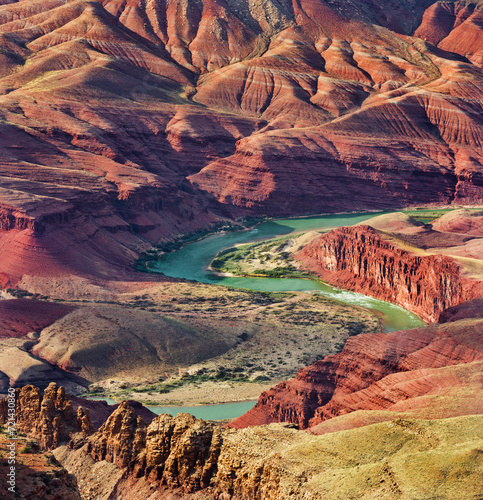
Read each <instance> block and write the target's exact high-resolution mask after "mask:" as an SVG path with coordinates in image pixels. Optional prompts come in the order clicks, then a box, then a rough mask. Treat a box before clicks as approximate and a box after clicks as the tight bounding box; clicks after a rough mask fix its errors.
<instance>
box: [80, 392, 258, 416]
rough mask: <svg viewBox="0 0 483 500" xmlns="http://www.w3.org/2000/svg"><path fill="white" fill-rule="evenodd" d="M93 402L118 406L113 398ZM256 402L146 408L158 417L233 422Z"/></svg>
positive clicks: (97, 398) (96, 399)
mask: <svg viewBox="0 0 483 500" xmlns="http://www.w3.org/2000/svg"><path fill="white" fill-rule="evenodd" d="M88 399H91V400H93V401H106V403H107V404H109V405H114V404H116V401H114V399H111V398H102V397H90V398H88ZM255 403H256V401H244V402H242V403H224V404H219V405H204V406H146V408H148V409H149V410H151V411H152V412H153V413H156V415H160V414H161V413H167V414H168V415H172V416H173V417H175V416H176V415H177V414H178V413H190V414H191V415H194V416H195V417H196V418H202V419H203V420H232V419H235V418H237V417H239V416H240V415H243V414H244V413H246V412H247V411H248V410H251V409H252V408H253V407H254V406H255Z"/></svg>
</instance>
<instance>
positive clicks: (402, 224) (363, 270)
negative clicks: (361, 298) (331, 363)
mask: <svg viewBox="0 0 483 500" xmlns="http://www.w3.org/2000/svg"><path fill="white" fill-rule="evenodd" d="M401 217H402V218H401ZM482 220H483V219H482V217H481V216H480V215H479V212H473V213H471V212H466V211H464V210H463V211H455V212H453V213H451V212H450V213H449V214H446V215H444V216H443V217H441V218H440V219H438V220H437V221H436V222H435V223H434V226H431V225H422V224H418V223H416V222H415V221H414V220H412V219H411V218H409V217H406V218H405V217H403V214H400V217H398V215H397V214H389V215H384V216H380V217H376V218H374V219H370V220H369V221H367V222H366V223H365V224H364V225H358V226H355V227H341V228H338V229H334V230H332V231H330V232H329V233H327V234H323V235H321V236H319V237H317V238H315V239H313V240H312V241H311V242H310V243H309V244H307V245H306V246H304V248H302V250H300V251H299V252H298V253H297V254H296V255H295V258H296V259H297V260H298V261H299V262H300V263H301V265H302V266H303V267H304V268H306V269H308V270H310V271H311V272H312V273H315V274H317V275H319V276H321V277H322V278H323V279H325V280H327V281H328V282H330V283H331V284H334V285H336V286H340V287H342V288H348V289H350V290H354V291H356V292H361V293H364V294H366V295H371V296H373V297H376V298H379V299H382V300H386V301H388V302H393V303H396V304H399V305H401V306H403V307H405V308H406V309H408V310H410V311H413V312H415V313H416V314H418V315H419V316H420V317H422V318H423V319H425V320H426V321H437V320H438V318H439V316H440V314H441V313H442V312H443V311H444V310H446V309H448V308H449V307H452V306H456V305H458V304H460V303H462V302H466V301H468V300H471V299H473V298H477V297H480V296H481V294H482V291H483V290H482V286H483V285H482V281H483V276H480V275H479V274H478V275H475V272H469V271H468V270H467V269H465V263H466V260H465V258H468V257H471V259H472V260H471V263H472V265H473V266H479V267H481V262H482V261H483V252H482V249H483V240H481V238H480V237H479V233H480V231H481V227H482ZM453 226H454V227H453ZM466 231H468V232H466ZM461 257H462V258H461Z"/></svg>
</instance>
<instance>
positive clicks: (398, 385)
mask: <svg viewBox="0 0 483 500" xmlns="http://www.w3.org/2000/svg"><path fill="white" fill-rule="evenodd" d="M480 306H481V304H480ZM482 340H483V320H481V319H463V320H460V321H455V322H452V323H448V324H444V325H430V326H427V327H423V328H417V329H414V330H407V331H400V332H393V333H389V334H364V335H357V336H355V337H352V338H349V340H348V341H347V342H346V344H345V346H344V349H343V350H342V352H341V353H339V354H336V355H332V356H327V357H326V358H325V359H323V360H321V361H317V362H316V363H314V364H313V365H312V366H309V367H307V368H303V369H301V370H300V371H299V372H298V374H297V376H296V377H295V378H294V379H292V380H289V381H287V382H282V383H281V384H279V385H277V386H276V387H274V388H273V389H270V390H269V391H266V392H264V393H263V394H262V395H261V396H260V398H259V400H258V403H257V404H256V406H255V407H254V408H253V409H252V410H250V411H249V412H247V413H246V414H245V415H242V416H241V417H239V418H238V419H236V420H234V421H233V422H231V423H230V424H229V426H230V427H236V428H243V427H248V426H252V425H262V424H267V423H272V422H292V423H295V424H298V425H299V426H300V427H301V428H304V429H305V428H308V427H312V426H314V425H317V424H319V423H320V422H322V421H325V420H328V419H331V418H334V417H337V416H340V415H344V414H347V413H351V412H354V411H356V410H375V409H379V410H381V409H387V408H394V407H395V408H396V409H397V404H398V403H400V402H401V401H406V400H408V404H409V407H411V402H412V401H418V399H417V398H421V397H422V396H425V395H433V396H434V395H435V394H437V393H438V394H439V392H438V391H439V390H440V389H443V392H444V391H446V393H449V391H450V389H451V388H452V387H454V386H455V385H457V384H456V380H457V379H458V378H461V380H462V381H463V380H465V377H464V376H463V375H462V374H461V373H460V374H459V377H458V375H455V374H454V373H451V372H448V373H446V372H444V371H441V370H445V369H447V368H448V367H452V366H456V365H463V366H466V365H468V367H470V368H468V370H469V371H470V372H471V373H473V376H477V379H478V380H476V382H475V383H476V385H475V386H473V387H474V389H473V391H474V390H477V391H481V389H482V387H481V379H480V378H479V374H480V373H481V362H480V364H479V365H477V366H476V365H472V363H474V362H476V361H478V360H483V347H482V346H483V342H482ZM465 383H466V384H469V383H468V379H466V380H465V381H464V382H463V385H462V387H464V384H465ZM478 393H479V392H477V394H478ZM473 396H474V392H473ZM473 396H472V397H473ZM473 399H475V398H474V397H473ZM476 399H477V400H478V399H479V400H480V402H479V403H478V401H476V403H477V406H472V404H469V405H468V406H466V410H465V408H464V406H465V405H461V406H460V408H459V411H462V412H463V413H464V412H465V411H467V412H469V413H478V412H481V411H483V407H482V406H481V398H476ZM417 404H418V403H414V405H416V406H417ZM478 404H479V406H478ZM393 405H394V406H393ZM434 406H435V407H437V405H436V404H435V403H434ZM413 407H414V406H413ZM439 410H440V411H441V408H440V409H439ZM396 411H397V410H396ZM437 411H438V410H437V409H435V414H437ZM457 411H458V410H456V409H455V408H452V409H450V411H449V413H445V416H452V414H454V413H457ZM433 418H434V416H433ZM438 418H439V417H438Z"/></svg>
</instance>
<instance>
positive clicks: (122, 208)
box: [0, 0, 483, 285]
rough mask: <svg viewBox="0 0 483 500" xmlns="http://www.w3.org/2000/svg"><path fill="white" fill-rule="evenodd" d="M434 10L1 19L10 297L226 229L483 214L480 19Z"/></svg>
mask: <svg viewBox="0 0 483 500" xmlns="http://www.w3.org/2000/svg"><path fill="white" fill-rule="evenodd" d="M430 5H431V1H430V0H428V1H423V2H417V5H415V4H414V2H409V1H404V2H398V1H395V0H394V1H389V2H385V3H384V4H382V3H381V2H376V1H375V0H365V1H364V2H356V1H350V2H347V1H344V2H342V1H335V2H331V3H330V6H329V4H328V3H326V2H324V1H322V0H315V1H312V0H311V1H308V0H302V1H299V2H292V1H291V0H283V1H277V2H275V1H272V0H266V1H264V2H261V3H260V2H259V3H257V2H249V1H247V0H243V1H234V0H229V1H227V2H221V1H219V0H202V1H200V2H197V3H193V2H187V1H181V0H177V1H174V2H165V1H163V0H154V1H152V2H147V3H142V2H141V3H139V2H132V1H130V0H122V1H118V2H113V1H111V0H96V1H84V0H75V1H74V0H69V1H60V0H59V1H58V0H49V1H47V2H38V1H34V0H24V1H22V2H1V3H0V44H1V46H2V50H1V51H0V177H1V188H0V262H1V263H2V264H1V268H0V272H2V273H4V274H2V282H3V281H8V282H10V284H11V285H12V284H13V285H15V284H16V283H17V282H18V281H19V280H21V279H22V278H23V277H24V276H26V275H29V276H35V275H44V276H48V277H52V276H60V275H68V274H70V273H75V274H78V275H83V276H90V277H92V276H95V277H97V278H98V279H103V278H106V277H108V276H112V275H114V274H115V275H120V274H122V273H124V272H125V270H126V268H128V267H129V266H130V265H131V263H132V262H133V260H134V259H135V258H136V256H137V255H138V254H139V252H141V251H144V250H146V249H147V248H149V246H150V244H151V243H153V242H157V241H159V240H162V239H165V238H169V237H171V236H173V235H177V234H178V233H180V232H184V231H190V230H193V229H197V228H199V227H206V226H208V225H209V224H210V223H212V222H214V221H216V220H217V219H218V218H220V217H224V216H229V217H233V216H239V215H243V214H247V213H250V212H252V213H253V212H254V213H267V214H301V213H307V212H334V211H337V212H340V211H344V210H356V209H375V208H394V207H398V206H401V205H403V204H415V203H418V204H422V203H452V202H455V203H469V204H472V203H481V202H482V201H483V178H482V172H481V170H482V169H481V165H482V159H481V153H480V151H481V137H482V135H483V134H482V121H481V116H482V112H481V102H482V100H483V99H482V91H481V89H482V88H483V85H482V70H481V64H480V62H479V61H480V59H479V58H480V57H481V50H482V49H481V27H480V22H479V19H480V12H481V9H480V7H479V6H477V5H474V4H472V3H468V2H462V1H461V2H455V4H454V5H453V4H446V3H440V4H437V5H436V6H433V7H430V10H428V11H427V12H426V13H425V14H424V16H423V12H424V10H425V9H426V8H427V7H429V6H430ZM441 12H442V14H441ZM441 16H443V17H441ZM445 16H446V17H445ZM441 19H443V21H444V22H443V21H440V20H441ZM418 25H420V26H419V28H418ZM416 28H417V31H416V37H412V36H411V35H412V34H414V32H415V30H416ZM391 30H393V31H391ZM417 36H419V37H420V38H417ZM421 38H424V39H428V40H429V41H430V42H431V43H433V44H437V45H438V48H436V47H434V46H432V45H429V44H427V43H425V42H423V41H422V40H421Z"/></svg>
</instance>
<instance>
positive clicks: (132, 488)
mask: <svg viewBox="0 0 483 500" xmlns="http://www.w3.org/2000/svg"><path fill="white" fill-rule="evenodd" d="M51 392H52V394H50V395H51V396H53V397H55V398H56V399H57V400H58V399H59V398H60V399H63V398H66V396H65V395H64V394H63V391H62V390H61V389H59V388H55V394H54V388H53V387H52V388H51ZM29 394H30V395H31V396H32V401H36V400H37V395H36V391H30V392H29V393H27V392H25V394H24V397H28V395H29ZM26 408H27V405H26V404H25V405H23V406H22V409H21V411H22V412H23V411H25V409H26ZM396 415H400V414H396ZM31 416H33V415H31ZM35 423H36V422H35V420H33V421H31V424H34V426H35ZM462 429H464V431H462ZM72 430H73V431H75V429H74V428H72ZM70 437H71V439H70V441H69V442H68V444H63V445H62V446H60V447H57V448H56V449H55V450H54V455H55V457H56V459H57V460H58V461H59V462H60V463H61V464H62V465H63V466H64V467H65V468H66V469H67V470H68V471H69V473H70V474H75V475H76V477H77V485H78V490H79V493H80V497H81V498H84V499H86V500H91V499H92V500H93V499H97V500H99V499H108V498H113V497H114V498H122V497H125V496H127V497H128V498H131V499H133V500H138V499H139V500H141V499H143V498H151V499H152V500H158V499H159V500H160V499H177V498H193V499H194V500H201V499H205V500H207V499H212V500H220V499H223V500H225V499H226V500H228V499H237V500H242V499H248V498H250V499H254V500H264V499H276V498H286V499H301V498H305V499H311V500H316V499H320V498H329V499H335V498H340V496H344V497H350V496H355V497H357V496H359V497H360V496H361V495H364V494H369V493H370V494H373V495H378V496H379V498H386V497H387V498H389V497H390V495H394V492H397V494H398V497H399V498H401V499H403V500H408V499H409V498H411V495H414V492H415V491H416V492H417V494H419V496H420V497H421V498H425V496H424V491H427V488H430V489H431V491H434V488H439V490H438V491H439V493H440V495H441V497H442V498H444V499H450V498H454V495H455V492H457V491H466V492H468V494H472V493H474V492H476V491H477V490H476V489H475V488H477V486H476V484H477V482H476V478H477V477H478V475H479V474H480V473H481V467H482V464H481V461H480V460H479V458H478V455H477V454H476V453H475V449H478V446H479V443H481V438H482V436H481V417H479V416H476V415H472V416H467V417H459V418H452V419H447V420H427V421H424V420H418V419H415V418H401V417H400V418H396V419H393V420H392V421H391V422H381V423H377V424H375V425H370V426H368V427H365V428H364V429H352V430H347V431H343V432H334V433H331V434H324V435H321V436H314V435H311V434H309V433H305V432H301V431H299V430H297V429H296V428H295V426H293V425H287V424H272V425H269V426H262V427H252V428H249V429H241V430H237V429H228V428H220V427H219V426H217V425H214V424H213V423H210V422H204V421H202V420H199V419H195V418H194V417H192V416H191V415H187V414H179V415H178V416H177V417H171V416H169V415H159V416H157V417H156V418H155V419H154V420H153V421H152V422H151V423H150V424H149V425H146V424H145V423H144V421H143V420H142V418H141V417H138V416H137V415H136V414H135V413H134V411H133V409H132V408H131V407H130V406H129V404H127V403H126V402H123V403H122V404H121V405H120V406H119V407H118V408H117V409H116V410H115V411H114V413H112V415H111V416H110V417H109V418H108V419H107V421H106V422H105V423H104V424H103V425H102V426H101V428H100V429H99V430H98V431H97V432H94V433H90V435H87V436H86V433H78V432H73V434H71V436H70ZM394 441H397V442H398V443H399V445H400V446H398V450H399V451H398V452H397V453H395V452H394V446H393V445H392V444H391V443H393V442H394ZM43 444H44V445H48V442H44V443H43ZM401 446H402V447H404V451H401V450H400V449H399V448H400V447H401ZM416 456H417V457H418V458H417V460H421V459H423V460H425V462H426V463H428V469H427V473H428V474H427V475H425V476H424V477H422V476H421V475H419V476H418V477H417V478H415V477H412V476H407V475H405V474H404V473H403V471H405V470H406V471H407V470H408V464H409V466H410V469H409V470H411V467H412V466H413V465H414V466H415V465H416V462H414V459H413V458H414V457H416ZM412 457H413V458H412ZM321 464H323V466H322V467H321ZM447 467H451V468H452V470H454V471H455V473H456V472H458V474H455V477H452V478H449V479H447V481H446V482H445V485H444V488H441V487H440V483H439V482H438V481H439V479H437V478H438V474H440V473H441V471H443V470H445V468H447ZM416 469H417V468H416ZM463 471H465V472H464V473H463ZM460 472H461V473H460ZM347 474H349V475H350V476H354V477H356V478H357V480H356V481H355V482H352V481H347V478H346V477H345V476H346V475H347ZM64 475H66V474H64ZM57 476H58V477H60V475H59V474H57ZM66 477H67V476H66ZM344 478H345V479H344ZM370 478H372V480H371V479H370ZM334 481H335V483H334ZM56 484H57V483H56ZM335 484H337V485H338V486H335ZM72 486H73V484H71V485H70V486H69V487H72ZM70 494H71V495H72V498H78V497H75V495H74V492H73V491H72V492H70ZM68 498H70V497H68Z"/></svg>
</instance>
